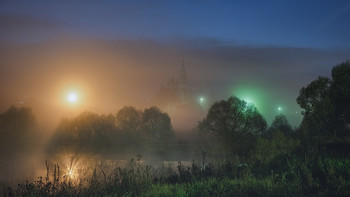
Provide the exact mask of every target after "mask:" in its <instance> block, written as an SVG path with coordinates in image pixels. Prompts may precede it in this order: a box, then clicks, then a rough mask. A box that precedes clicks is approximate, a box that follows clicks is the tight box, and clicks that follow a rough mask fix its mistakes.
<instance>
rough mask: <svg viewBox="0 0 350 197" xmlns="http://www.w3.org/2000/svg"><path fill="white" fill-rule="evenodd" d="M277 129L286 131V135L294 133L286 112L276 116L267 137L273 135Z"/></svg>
mask: <svg viewBox="0 0 350 197" xmlns="http://www.w3.org/2000/svg"><path fill="white" fill-rule="evenodd" d="M277 131H280V132H282V133H284V135H285V136H291V134H292V131H293V129H292V127H291V126H290V124H289V123H288V120H287V117H286V116H285V115H284V114H279V115H277V116H276V117H275V119H274V121H273V122H272V124H271V126H270V128H269V130H268V132H267V133H268V134H267V135H268V136H267V137H272V135H273V133H275V132H277Z"/></svg>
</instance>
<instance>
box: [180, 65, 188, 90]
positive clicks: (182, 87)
mask: <svg viewBox="0 0 350 197" xmlns="http://www.w3.org/2000/svg"><path fill="white" fill-rule="evenodd" d="M178 80H179V81H178V87H179V90H180V91H181V92H182V91H184V92H186V91H187V75H186V70H185V62H184V60H183V59H182V66H181V70H180V75H179V79H178Z"/></svg>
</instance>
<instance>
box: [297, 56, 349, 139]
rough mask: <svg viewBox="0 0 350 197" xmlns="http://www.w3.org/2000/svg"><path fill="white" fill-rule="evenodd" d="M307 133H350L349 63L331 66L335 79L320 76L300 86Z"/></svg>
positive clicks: (322, 134)
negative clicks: (305, 85)
mask: <svg viewBox="0 0 350 197" xmlns="http://www.w3.org/2000/svg"><path fill="white" fill-rule="evenodd" d="M297 103H298V104H299V106H300V107H301V108H302V109H304V111H303V112H302V113H303V115H304V119H303V121H302V124H301V126H302V129H303V133H304V135H305V136H309V137H312V136H333V137H341V136H348V135H349V134H350V133H349V129H350V127H349V123H350V112H349V111H350V63H349V62H345V63H342V64H339V65H337V66H335V67H334V68H333V69H332V80H331V79H328V78H326V77H318V79H317V80H314V81H312V82H311V83H310V84H309V85H308V86H307V87H303V88H302V89H301V90H300V94H299V96H298V98H297Z"/></svg>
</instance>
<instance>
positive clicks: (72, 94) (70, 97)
mask: <svg viewBox="0 0 350 197" xmlns="http://www.w3.org/2000/svg"><path fill="white" fill-rule="evenodd" d="M67 101H68V102H70V103H76V102H77V101H78V94H77V93H75V92H70V93H68V95H67Z"/></svg>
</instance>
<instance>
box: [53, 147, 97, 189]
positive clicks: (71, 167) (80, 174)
mask: <svg viewBox="0 0 350 197" xmlns="http://www.w3.org/2000/svg"><path fill="white" fill-rule="evenodd" d="M94 160H95V158H93V157H92V156H91V155H89V154H80V153H72V152H70V151H68V152H67V151H60V153H56V154H54V155H51V162H50V163H54V164H58V165H59V166H62V168H61V169H63V172H62V174H61V177H62V178H63V179H62V180H65V181H73V182H74V183H78V182H79V181H80V180H81V179H82V178H85V177H86V176H90V175H91V174H92V169H93V166H95V162H94Z"/></svg>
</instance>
